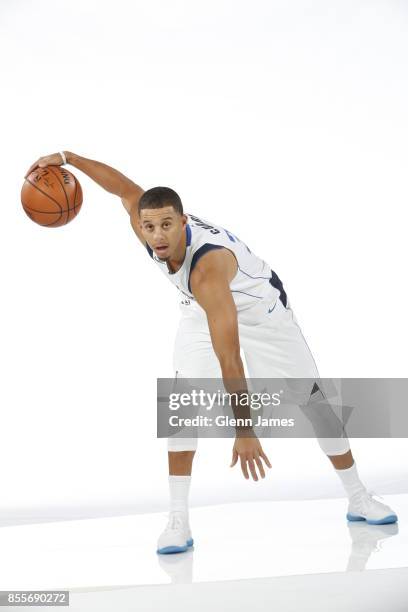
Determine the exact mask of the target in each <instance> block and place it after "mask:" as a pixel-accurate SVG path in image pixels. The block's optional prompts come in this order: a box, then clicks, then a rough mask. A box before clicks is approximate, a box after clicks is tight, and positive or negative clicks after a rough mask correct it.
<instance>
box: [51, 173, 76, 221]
mask: <svg viewBox="0 0 408 612" xmlns="http://www.w3.org/2000/svg"><path fill="white" fill-rule="evenodd" d="M58 167H59V166H58ZM48 169H49V170H50V172H51V173H52V174H53V175H54V176H55V177H56V179H57V181H58V183H59V184H60V185H61V189H62V191H63V192H64V196H65V199H66V201H67V212H68V216H67V220H66V222H65V223H68V221H69V210H70V209H69V201H68V196H67V193H66V191H65V189H64V185H63V184H62V183H61V181H60V180H59V178H58V175H57V174H56V173H55V172H54V170H53V169H52V168H51V166H48ZM74 204H75V199H74ZM64 212H65V211H64Z"/></svg>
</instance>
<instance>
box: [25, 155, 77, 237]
mask: <svg viewBox="0 0 408 612" xmlns="http://www.w3.org/2000/svg"><path fill="white" fill-rule="evenodd" d="M21 203H22V205H23V208H24V211H25V212H26V214H27V215H28V216H29V217H30V219H31V220H32V221H34V222H35V223H38V224H39V225H43V226H44V227H60V226H61V225H66V224H67V223H69V222H70V221H72V219H74V217H76V215H77V214H78V213H79V211H80V210H81V205H82V189H81V185H80V184H79V181H78V180H77V179H76V178H75V176H74V175H73V174H72V173H71V172H69V171H68V170H67V169H66V168H62V167H61V166H46V167H45V168H36V169H35V170H33V171H32V172H31V173H30V174H29V175H28V176H27V177H26V179H25V181H24V184H23V187H22V189H21Z"/></svg>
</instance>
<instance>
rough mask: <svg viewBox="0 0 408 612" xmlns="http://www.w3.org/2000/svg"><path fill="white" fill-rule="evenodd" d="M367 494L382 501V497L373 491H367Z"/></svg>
mask: <svg viewBox="0 0 408 612" xmlns="http://www.w3.org/2000/svg"><path fill="white" fill-rule="evenodd" d="M367 493H368V495H370V497H379V498H380V499H384V498H383V496H382V495H379V494H378V493H376V492H375V491H372V490H370V491H367ZM384 501H385V500H384Z"/></svg>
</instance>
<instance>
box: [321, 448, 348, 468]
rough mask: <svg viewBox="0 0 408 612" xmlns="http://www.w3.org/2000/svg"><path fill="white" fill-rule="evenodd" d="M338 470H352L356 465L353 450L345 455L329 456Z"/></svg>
mask: <svg viewBox="0 0 408 612" xmlns="http://www.w3.org/2000/svg"><path fill="white" fill-rule="evenodd" d="M327 456H328V457H329V459H330V461H331V462H332V464H333V465H334V467H335V468H336V470H346V469H347V468H350V467H351V466H352V465H353V463H354V458H353V455H352V453H351V450H349V451H347V453H344V455H331V456H330V455H327Z"/></svg>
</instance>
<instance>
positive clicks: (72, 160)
mask: <svg viewBox="0 0 408 612" xmlns="http://www.w3.org/2000/svg"><path fill="white" fill-rule="evenodd" d="M63 153H64V155H65V159H66V160H67V164H71V165H72V166H73V165H74V164H75V159H76V158H77V157H78V156H77V155H75V153H72V151H63Z"/></svg>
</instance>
